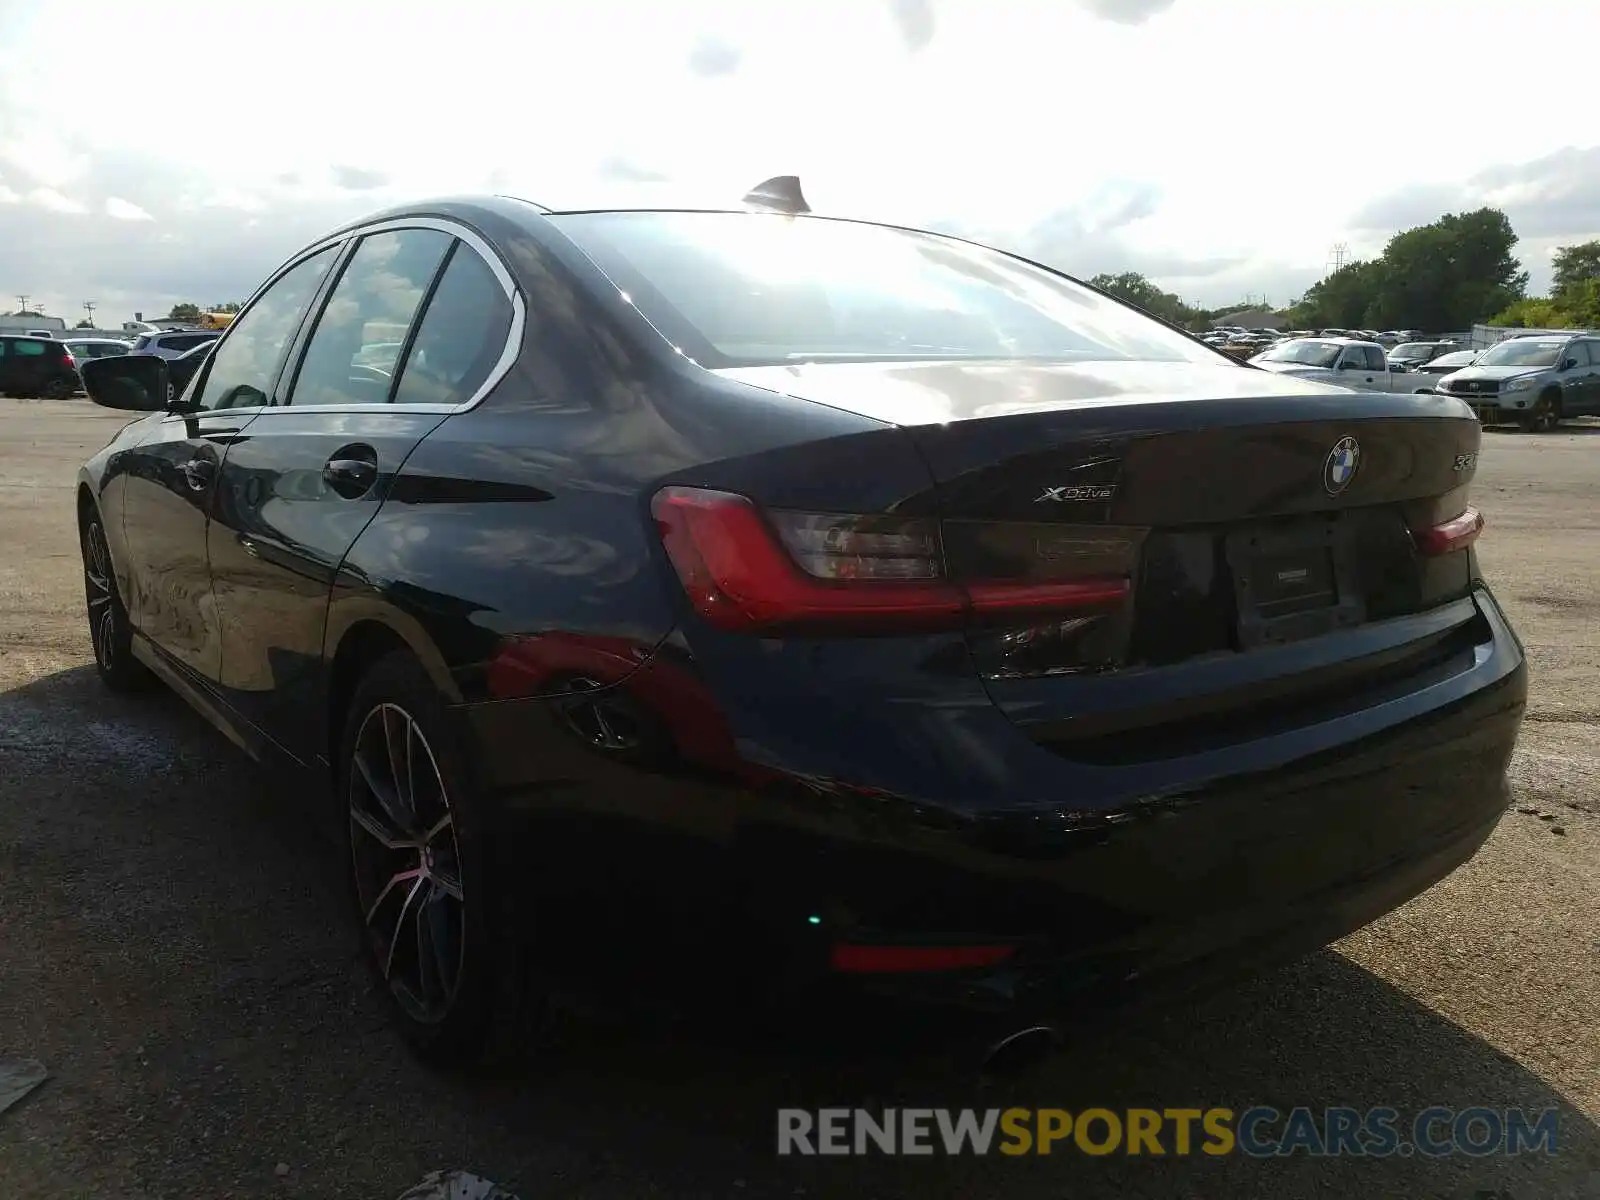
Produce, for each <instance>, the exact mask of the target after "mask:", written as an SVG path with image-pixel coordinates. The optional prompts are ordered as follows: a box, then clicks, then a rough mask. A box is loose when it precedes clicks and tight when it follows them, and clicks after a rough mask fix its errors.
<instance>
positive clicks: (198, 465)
mask: <svg viewBox="0 0 1600 1200" xmlns="http://www.w3.org/2000/svg"><path fill="white" fill-rule="evenodd" d="M216 476H217V464H216V463H214V462H212V461H211V460H210V459H209V458H191V459H190V460H189V461H188V462H186V463H184V464H183V477H184V479H186V480H187V481H188V483H189V487H190V489H191V490H192V491H196V492H203V491H205V490H206V489H207V488H208V487H210V486H211V481H212V480H213V479H215V478H216Z"/></svg>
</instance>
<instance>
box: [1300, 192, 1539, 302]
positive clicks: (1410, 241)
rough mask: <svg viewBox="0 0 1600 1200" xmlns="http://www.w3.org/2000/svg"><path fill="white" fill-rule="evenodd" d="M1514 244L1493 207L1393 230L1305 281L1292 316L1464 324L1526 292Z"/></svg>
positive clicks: (1512, 233)
mask: <svg viewBox="0 0 1600 1200" xmlns="http://www.w3.org/2000/svg"><path fill="white" fill-rule="evenodd" d="M1516 244H1517V234H1516V230H1514V229H1512V227H1511V222H1510V220H1508V219H1507V217H1506V215H1505V213H1503V212H1501V211H1500V210H1499V209H1495V208H1480V209H1477V210H1476V211H1474V212H1468V213H1446V214H1445V215H1444V216H1442V217H1440V218H1439V219H1438V220H1437V221H1434V222H1432V223H1431V224H1428V225H1419V226H1417V227H1416V228H1415V229H1407V230H1404V231H1402V232H1400V233H1397V234H1395V235H1394V237H1392V238H1390V239H1389V244H1388V245H1387V246H1386V247H1384V251H1383V253H1382V254H1381V255H1379V256H1378V257H1377V258H1375V259H1369V260H1366V261H1362V262H1354V263H1350V264H1349V265H1347V266H1345V267H1342V268H1341V269H1340V270H1338V271H1335V272H1334V273H1333V274H1332V275H1329V276H1328V277H1327V278H1326V279H1323V280H1322V281H1320V282H1319V283H1316V284H1314V285H1312V287H1310V288H1309V289H1308V290H1307V291H1306V294H1305V295H1304V296H1302V297H1301V299H1300V303H1299V304H1298V305H1296V306H1295V308H1294V309H1293V312H1292V317H1291V319H1292V320H1293V322H1294V323H1295V324H1296V325H1300V326H1312V327H1316V328H1328V327H1330V326H1332V327H1337V328H1343V329H1351V328H1365V329H1395V328H1421V329H1430V330H1435V331H1443V330H1452V329H1463V328H1466V327H1467V326H1469V325H1472V324H1474V323H1475V322H1478V321H1482V320H1484V319H1486V318H1487V317H1488V316H1489V315H1490V314H1491V313H1497V312H1501V311H1504V310H1505V309H1507V308H1509V307H1510V306H1511V305H1513V304H1515V303H1516V302H1517V301H1519V300H1521V299H1522V298H1523V297H1524V296H1525V295H1526V294H1527V288H1528V273H1527V272H1526V271H1524V270H1522V268H1521V265H1520V264H1519V263H1518V262H1517V260H1516V258H1515V257H1514V255H1513V253H1512V251H1513V250H1515V248H1516Z"/></svg>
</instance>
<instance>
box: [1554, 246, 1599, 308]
mask: <svg viewBox="0 0 1600 1200" xmlns="http://www.w3.org/2000/svg"><path fill="white" fill-rule="evenodd" d="M1550 263H1551V265H1552V266H1553V267H1554V268H1555V280H1554V281H1553V282H1552V283H1551V285H1550V295H1551V297H1552V298H1553V299H1555V298H1559V297H1561V296H1562V295H1563V294H1565V293H1567V292H1569V291H1570V292H1574V293H1576V292H1577V291H1578V290H1579V289H1581V287H1582V285H1583V284H1585V283H1593V282H1594V281H1595V280H1597V279H1600V240H1596V241H1592V242H1580V243H1579V244H1578V245H1576V246H1562V247H1560V248H1559V249H1557V250H1556V252H1555V253H1554V254H1553V255H1551V257H1550Z"/></svg>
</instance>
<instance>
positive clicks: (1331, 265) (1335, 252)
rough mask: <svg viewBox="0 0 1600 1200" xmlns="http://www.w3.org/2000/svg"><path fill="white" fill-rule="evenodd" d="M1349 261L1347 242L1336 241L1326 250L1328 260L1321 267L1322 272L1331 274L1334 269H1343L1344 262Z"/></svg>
mask: <svg viewBox="0 0 1600 1200" xmlns="http://www.w3.org/2000/svg"><path fill="white" fill-rule="evenodd" d="M1349 261H1350V246H1349V244H1348V243H1347V242H1337V243H1335V244H1334V247H1333V249H1332V250H1329V251H1328V262H1327V266H1326V267H1325V268H1324V269H1323V274H1325V275H1332V274H1333V273H1334V272H1336V271H1342V270H1344V266H1345V264H1346V263H1347V262H1349Z"/></svg>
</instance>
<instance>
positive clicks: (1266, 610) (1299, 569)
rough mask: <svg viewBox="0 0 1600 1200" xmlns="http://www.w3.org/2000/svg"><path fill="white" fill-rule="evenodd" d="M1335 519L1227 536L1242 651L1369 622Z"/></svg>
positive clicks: (1229, 567)
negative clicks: (1366, 620) (1365, 621)
mask: <svg viewBox="0 0 1600 1200" xmlns="http://www.w3.org/2000/svg"><path fill="white" fill-rule="evenodd" d="M1339 531H1340V525H1339V521H1338V520H1337V519H1329V520H1323V521H1308V522H1303V523H1296V524H1294V525H1293V526H1288V527H1274V528H1260V529H1241V530H1236V531H1234V532H1233V533H1230V534H1228V536H1227V544H1226V553H1227V560H1228V571H1229V574H1230V576H1231V577H1232V580H1233V594H1234V602H1235V607H1236V611H1237V613H1238V627H1237V632H1238V639H1239V645H1240V648H1241V649H1250V648H1252V647H1255V646H1270V645H1281V644H1282V643H1285V642H1295V641H1300V640H1302V639H1304V638H1310V637H1318V636H1320V635H1322V634H1325V633H1331V632H1333V631H1334V630H1336V629H1343V628H1348V627H1351V626H1354V625H1359V624H1361V623H1362V621H1364V620H1365V619H1366V603H1365V601H1364V599H1363V597H1362V595H1361V591H1360V586H1359V582H1358V579H1357V576H1356V573H1355V571H1354V570H1353V569H1352V565H1351V562H1350V559H1351V555H1350V553H1349V548H1348V547H1347V546H1346V545H1345V544H1344V542H1343V539H1341V538H1340V536H1339Z"/></svg>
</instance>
